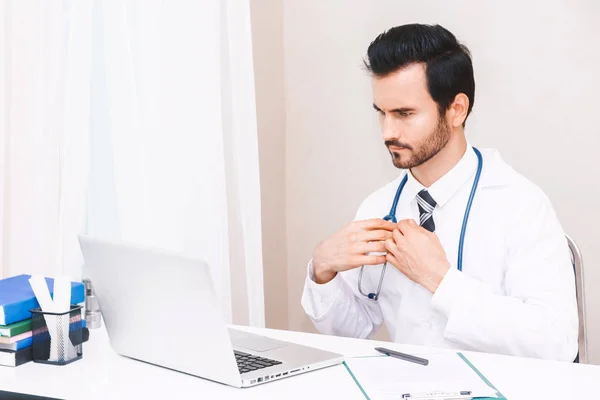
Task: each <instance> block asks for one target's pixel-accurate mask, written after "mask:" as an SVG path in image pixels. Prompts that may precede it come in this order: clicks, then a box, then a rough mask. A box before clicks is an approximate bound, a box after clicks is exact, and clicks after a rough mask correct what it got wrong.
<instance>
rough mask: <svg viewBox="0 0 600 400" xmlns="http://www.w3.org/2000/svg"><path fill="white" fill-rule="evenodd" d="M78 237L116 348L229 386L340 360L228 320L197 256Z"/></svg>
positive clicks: (271, 377) (125, 353)
mask: <svg viewBox="0 0 600 400" xmlns="http://www.w3.org/2000/svg"><path fill="white" fill-rule="evenodd" d="M79 243H80V246H81V250H82V253H83V257H84V260H85V264H86V267H85V268H86V277H87V278H90V279H91V280H92V285H93V287H94V290H95V292H96V296H97V298H98V302H99V304H100V308H101V312H102V316H103V319H104V323H105V325H106V329H107V332H108V335H109V338H110V343H111V346H112V348H113V349H114V350H115V351H116V352H117V353H119V354H121V355H123V356H127V357H130V358H133V359H136V360H140V361H144V362H148V363H152V364H155V365H159V366H162V367H166V368H170V369H173V370H176V371H180V372H184V373H187V374H191V375H195V376H198V377H201V378H204V379H209V380H212V381H216V382H220V383H223V384H227V385H231V386H235V387H249V386H254V385H259V384H262V383H266V382H271V381H274V380H278V379H283V378H287V377H289V376H293V375H297V374H301V373H304V372H309V371H313V370H316V369H319V368H325V367H329V366H332V365H335V364H339V363H341V362H342V361H343V356H341V355H340V354H335V353H330V352H327V351H323V350H318V349H315V348H311V347H306V346H301V345H297V344H294V343H288V342H283V341H279V340H274V339H270V338H268V337H265V336H259V335H254V334H250V333H246V332H244V331H242V330H238V329H234V328H231V327H229V328H228V327H227V325H226V324H225V321H224V318H223V312H222V308H221V305H220V304H219V301H218V296H217V295H216V293H215V290H214V287H213V283H212V279H211V275H210V270H209V267H208V265H207V264H206V263H205V262H203V261H201V260H197V259H192V258H187V257H183V256H180V255H177V254H171V253H168V252H165V251H158V250H154V249H148V248H143V247H139V246H131V245H126V244H122V243H113V242H109V241H105V240H98V239H94V238H91V237H86V236H83V235H81V236H79Z"/></svg>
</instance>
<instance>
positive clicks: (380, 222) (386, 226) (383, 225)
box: [358, 218, 397, 232]
mask: <svg viewBox="0 0 600 400" xmlns="http://www.w3.org/2000/svg"><path fill="white" fill-rule="evenodd" d="M396 225H397V224H396V223H394V222H391V221H386V220H384V219H382V218H374V219H367V220H364V221H359V222H358V227H359V228H360V229H363V230H369V231H371V230H378V229H383V230H386V231H390V232H391V231H393V230H394V229H396Z"/></svg>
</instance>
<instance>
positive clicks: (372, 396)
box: [343, 352, 506, 400]
mask: <svg viewBox="0 0 600 400" xmlns="http://www.w3.org/2000/svg"><path fill="white" fill-rule="evenodd" d="M449 355H456V356H458V359H459V360H462V361H463V362H464V365H465V366H466V368H468V370H470V371H473V372H474V373H475V377H474V379H475V380H477V377H478V378H479V379H480V380H481V381H480V382H478V384H480V385H482V384H485V385H487V389H488V391H489V392H495V396H494V397H485V396H484V397H481V396H477V394H476V393H474V394H473V396H472V397H468V398H472V399H481V400H506V397H505V396H504V395H503V394H502V393H501V392H500V391H499V390H498V389H497V388H496V387H495V386H494V385H493V384H492V383H491V382H490V380H489V379H488V378H486V377H485V376H484V375H483V374H482V373H481V371H479V370H478V369H477V368H476V367H475V365H473V363H472V362H471V361H469V359H467V357H466V356H465V355H464V354H462V353H460V352H456V353H446V354H443V355H442V354H438V355H432V357H435V356H438V357H440V356H447V357H449ZM385 358H389V360H384V361H386V362H387V363H391V362H394V361H391V360H392V359H391V358H390V357H387V356H366V357H355V358H351V359H347V360H346V361H344V363H343V365H344V367H345V368H346V370H347V371H348V373H349V374H350V377H352V380H353V381H354V383H355V384H356V385H357V386H358V388H359V389H360V391H361V392H362V394H363V396H364V397H365V399H366V400H377V399H378V398H379V396H381V394H380V393H373V392H372V391H371V393H369V392H370V389H369V387H368V385H369V384H370V385H373V383H372V382H370V383H369V382H368V378H369V377H367V376H364V375H363V376H361V375H360V374H361V373H362V372H361V371H360V369H359V371H353V370H352V368H351V365H349V364H355V362H354V361H353V360H359V359H363V360H365V361H367V360H366V359H369V360H368V362H371V360H376V359H382V360H383V359H385ZM396 362H398V363H400V364H398V366H399V367H400V368H401V369H399V371H400V372H402V368H403V369H407V368H428V367H424V366H419V365H416V364H413V363H408V362H404V361H402V360H396ZM453 362H456V361H455V360H453ZM461 365H462V364H461ZM355 366H356V364H355ZM425 371H426V370H422V371H421V372H420V373H421V374H423V372H425ZM363 372H364V371H363ZM438 372H439V371H438ZM463 372H464V371H463ZM363 379H364V381H363V382H362V383H361V380H363ZM471 379H473V377H471ZM371 389H372V387H371ZM464 389H465V390H466V389H468V388H464ZM402 394H403V393H400V392H398V393H394V396H395V398H399V399H400V398H402ZM488 394H489V393H488ZM388 396H389V395H388ZM388 398H389V397H388Z"/></svg>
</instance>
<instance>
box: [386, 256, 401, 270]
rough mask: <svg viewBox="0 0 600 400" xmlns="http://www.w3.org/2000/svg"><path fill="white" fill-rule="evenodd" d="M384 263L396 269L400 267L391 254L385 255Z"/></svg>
mask: <svg viewBox="0 0 600 400" xmlns="http://www.w3.org/2000/svg"><path fill="white" fill-rule="evenodd" d="M385 261H387V262H389V263H390V264H392V265H393V266H394V267H396V268H399V267H400V264H398V259H397V258H396V257H395V256H394V255H393V254H392V253H387V255H386V256H385Z"/></svg>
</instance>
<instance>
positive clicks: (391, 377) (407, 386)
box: [346, 353, 498, 400]
mask: <svg viewBox="0 0 600 400" xmlns="http://www.w3.org/2000/svg"><path fill="white" fill-rule="evenodd" d="M423 357H424V358H427V359H428V360H429V365H427V366H423V365H419V364H415V363H412V362H408V361H404V360H399V359H397V358H394V357H388V356H380V357H362V358H347V359H346V365H347V367H348V368H349V370H350V371H349V372H350V373H351V374H352V375H353V377H354V379H355V380H356V382H357V384H358V385H359V386H360V387H361V388H362V390H363V391H364V392H365V394H366V395H367V396H368V398H369V399H371V400H388V399H389V400H392V399H393V400H398V399H401V396H402V395H403V394H405V393H410V394H413V395H414V394H420V393H429V392H453V393H456V392H461V391H471V392H472V394H471V396H473V397H495V398H497V397H498V395H497V392H496V390H494V389H493V388H491V387H490V386H488V385H487V384H486V383H485V382H484V381H483V380H482V379H481V378H480V377H479V375H478V374H477V373H476V372H475V371H474V370H473V369H472V368H471V367H470V366H469V365H468V364H467V363H466V362H465V361H464V360H463V359H462V358H461V357H460V356H459V355H458V354H456V353H447V354H431V355H425V356H423ZM413 397H414V396H413Z"/></svg>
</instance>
